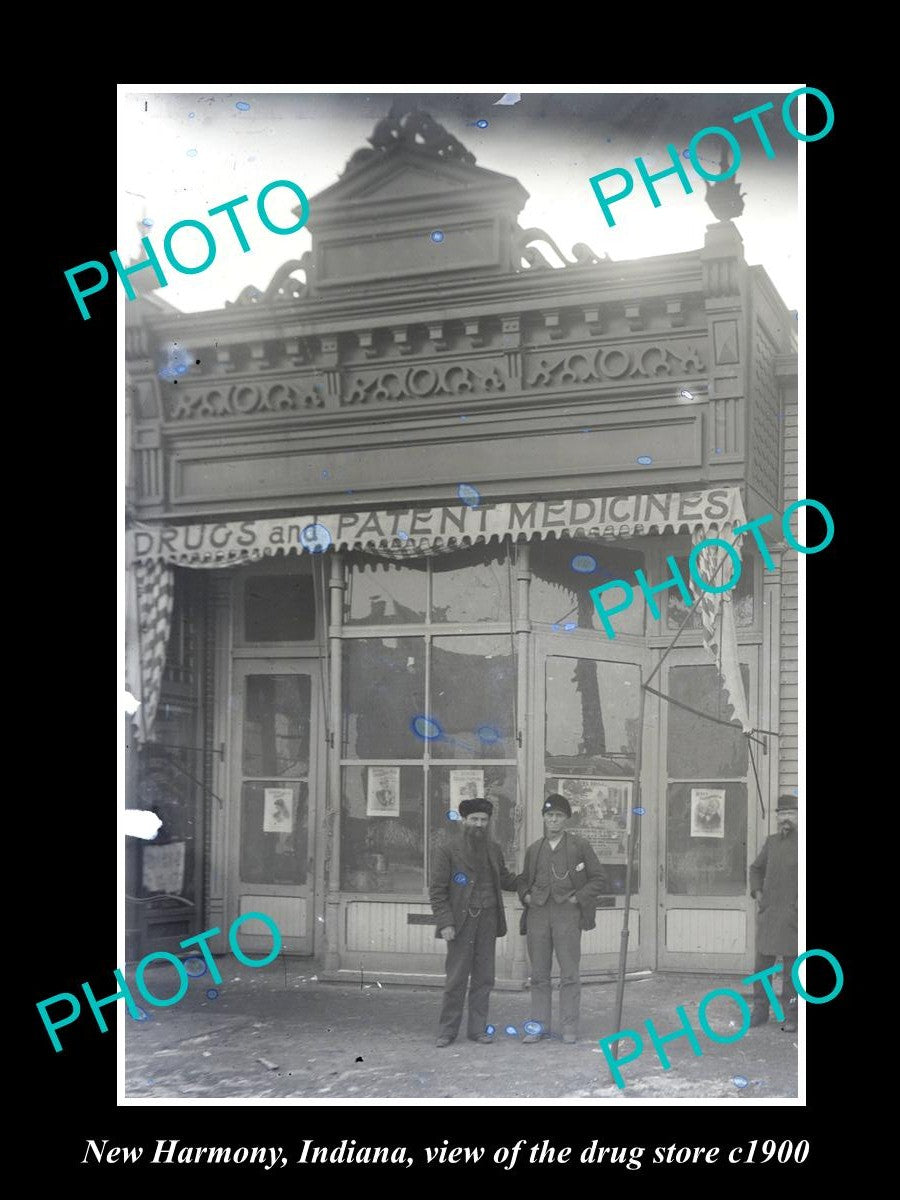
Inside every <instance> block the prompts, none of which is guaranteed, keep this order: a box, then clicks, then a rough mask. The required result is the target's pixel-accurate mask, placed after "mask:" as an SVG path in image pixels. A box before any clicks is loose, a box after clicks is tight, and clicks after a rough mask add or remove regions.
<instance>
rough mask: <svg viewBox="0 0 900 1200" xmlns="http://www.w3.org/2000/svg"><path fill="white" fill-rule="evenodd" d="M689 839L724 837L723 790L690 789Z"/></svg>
mask: <svg viewBox="0 0 900 1200" xmlns="http://www.w3.org/2000/svg"><path fill="white" fill-rule="evenodd" d="M691 837H692V838H695V837H704V838H724V837H725V789H724V788H691Z"/></svg>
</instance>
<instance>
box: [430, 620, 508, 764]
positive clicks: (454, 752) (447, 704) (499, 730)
mask: <svg viewBox="0 0 900 1200" xmlns="http://www.w3.org/2000/svg"><path fill="white" fill-rule="evenodd" d="M515 688H516V671H515V666H514V664H513V659H512V652H511V647H510V639H509V636H508V635H507V634H497V635H493V636H481V635H478V636H471V637H439V638H435V639H434V641H433V642H432V647H431V714H430V715H431V716H433V717H434V719H435V721H437V723H438V725H439V726H440V728H441V730H442V731H443V736H442V737H439V738H435V739H434V740H433V741H430V742H429V743H428V744H429V746H430V748H431V754H432V755H433V756H434V757H435V758H515V757H516V740H515V730H514V729H513V723H514V721H513V712H514V706H513V701H514V697H515Z"/></svg>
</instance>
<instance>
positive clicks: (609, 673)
mask: <svg viewBox="0 0 900 1200" xmlns="http://www.w3.org/2000/svg"><path fill="white" fill-rule="evenodd" d="M640 684H641V674H640V668H639V667H638V666H637V665H636V664H635V663H618V662H597V661H595V660H594V659H589V658H563V657H561V656H553V657H550V658H548V659H547V663H546V711H545V723H544V728H545V731H546V732H545V746H544V779H545V786H544V794H545V795H549V794H550V793H551V792H559V793H561V794H562V795H563V796H565V797H566V798H567V800H568V801H569V804H570V805H571V807H572V820H571V822H570V823H569V825H568V826H567V828H570V829H572V830H573V832H574V831H577V832H578V833H579V835H580V836H581V837H583V838H584V839H585V840H586V841H588V842H590V844H591V846H592V847H593V849H594V852H595V853H596V855H597V857H598V859H599V860H600V862H601V863H602V864H603V865H604V867H605V870H606V876H607V880H608V882H609V890H610V891H611V892H614V893H617V892H624V890H625V871H626V866H627V861H626V851H627V836H628V830H629V828H630V827H631V822H632V814H631V808H632V805H633V795H632V793H633V787H634V770H635V753H636V749H637V737H638V716H639V712H640ZM639 864H640V833H639V834H638V844H637V845H636V847H635V852H634V868H635V869H634V874H633V878H632V886H633V889H634V891H635V892H637V891H638V890H639V884H640V873H639Z"/></svg>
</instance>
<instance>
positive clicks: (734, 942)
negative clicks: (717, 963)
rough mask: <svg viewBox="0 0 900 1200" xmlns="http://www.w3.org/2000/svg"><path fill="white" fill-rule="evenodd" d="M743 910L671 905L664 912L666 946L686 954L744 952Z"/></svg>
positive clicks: (745, 919)
mask: <svg viewBox="0 0 900 1200" xmlns="http://www.w3.org/2000/svg"><path fill="white" fill-rule="evenodd" d="M746 948H747V917H746V913H744V912H742V911H740V910H737V909H721V908H719V909H716V908H671V909H669V911H668V912H667V913H666V949H667V950H673V951H676V952H682V953H685V954H692V953H700V954H743V952H744V951H745V950H746Z"/></svg>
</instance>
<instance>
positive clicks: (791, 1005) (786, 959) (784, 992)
mask: <svg viewBox="0 0 900 1200" xmlns="http://www.w3.org/2000/svg"><path fill="white" fill-rule="evenodd" d="M778 957H781V960H782V963H783V966H782V974H781V1007H782V1008H783V1009H784V1015H785V1016H786V1017H787V1016H789V1015H794V1016H795V1017H796V1014H797V989H796V988H795V987H794V980H793V970H794V963H795V962H796V961H797V956H796V954H791V955H787V954H782V955H780V956H779V955H777V954H757V955H756V966H755V967H754V968H753V970H754V973H756V972H759V971H764V970H765V969H766V967H774V965H775V960H776V958H778ZM777 978H778V976H777V975H770V976H769V979H770V980H771V981H772V983H771V986H772V990H773V991H777V990H778V985H777V982H776V981H777ZM753 1007H754V1008H759V1009H763V1010H764V1011H765V1012H768V1011H769V997H768V996H767V995H766V991H765V988H764V987H763V985H762V981H761V980H759V979H755V980H754V981H753Z"/></svg>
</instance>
